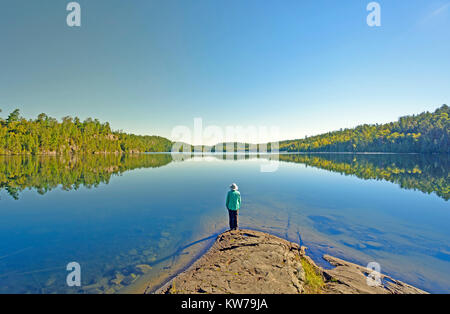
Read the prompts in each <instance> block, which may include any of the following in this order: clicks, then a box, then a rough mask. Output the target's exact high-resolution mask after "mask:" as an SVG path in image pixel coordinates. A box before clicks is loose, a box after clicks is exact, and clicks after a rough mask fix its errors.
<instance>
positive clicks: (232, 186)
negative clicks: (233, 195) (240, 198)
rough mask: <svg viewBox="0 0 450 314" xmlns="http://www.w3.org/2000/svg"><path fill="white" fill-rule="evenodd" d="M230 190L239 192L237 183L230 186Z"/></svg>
mask: <svg viewBox="0 0 450 314" xmlns="http://www.w3.org/2000/svg"><path fill="white" fill-rule="evenodd" d="M230 189H232V190H235V191H236V190H238V186H237V185H236V183H233V184H231V185H230Z"/></svg>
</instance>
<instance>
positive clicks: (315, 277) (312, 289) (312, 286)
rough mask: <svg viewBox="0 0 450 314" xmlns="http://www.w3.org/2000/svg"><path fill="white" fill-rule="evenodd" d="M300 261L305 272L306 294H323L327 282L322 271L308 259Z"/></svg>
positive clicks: (301, 258) (302, 258)
mask: <svg viewBox="0 0 450 314" xmlns="http://www.w3.org/2000/svg"><path fill="white" fill-rule="evenodd" d="M300 261H301V264H302V267H303V270H304V271H305V290H306V291H305V292H306V293H307V294H320V293H322V292H323V290H324V287H325V281H324V279H323V277H322V274H321V273H320V271H319V270H318V269H317V268H316V267H315V266H314V265H312V264H311V263H310V262H309V261H308V260H307V259H306V258H304V257H300Z"/></svg>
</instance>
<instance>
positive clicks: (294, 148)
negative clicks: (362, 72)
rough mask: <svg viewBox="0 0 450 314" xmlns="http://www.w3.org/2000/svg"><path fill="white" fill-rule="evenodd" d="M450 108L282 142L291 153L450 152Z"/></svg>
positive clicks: (443, 107)
mask: <svg viewBox="0 0 450 314" xmlns="http://www.w3.org/2000/svg"><path fill="white" fill-rule="evenodd" d="M449 115H450V109H449V107H448V106H447V105H443V106H442V107H441V108H439V109H437V110H436V111H435V112H434V113H429V112H424V113H421V114H419V115H413V116H405V117H402V118H400V119H399V120H398V121H397V122H391V123H386V124H381V125H379V124H375V125H369V124H364V125H360V126H358V127H356V128H354V129H345V130H340V131H335V132H329V133H325V134H321V135H317V136H313V137H307V138H305V139H299V140H289V141H283V142H281V143H280V150H281V151H288V152H393V153H394V152H395V153H413V152H414V153H450V145H449V144H450V142H449V139H450V119H449Z"/></svg>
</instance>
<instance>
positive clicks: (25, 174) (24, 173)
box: [0, 154, 172, 199]
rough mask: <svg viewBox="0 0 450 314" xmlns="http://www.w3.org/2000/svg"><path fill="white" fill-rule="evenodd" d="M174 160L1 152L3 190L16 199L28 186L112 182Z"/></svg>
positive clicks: (146, 156)
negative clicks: (9, 153)
mask: <svg viewBox="0 0 450 314" xmlns="http://www.w3.org/2000/svg"><path fill="white" fill-rule="evenodd" d="M171 161H172V158H171V155H170V154H95V155H90V154H82V155H71V156H27V155H20V156H0V191H1V190H3V189H4V190H6V191H7V192H8V194H9V195H11V196H12V197H13V198H14V199H18V198H19V194H20V192H21V191H23V190H24V189H34V190H36V191H37V192H38V193H39V194H45V193H46V192H48V191H50V190H52V189H55V188H57V187H58V186H60V187H61V188H62V189H63V190H77V189H78V188H79V187H80V186H84V187H87V188H92V187H97V186H98V185H99V184H101V183H105V184H108V183H109V180H110V178H111V176H113V175H121V174H122V173H124V172H125V171H128V170H133V169H137V168H156V167H161V166H164V165H166V164H168V163H170V162H171Z"/></svg>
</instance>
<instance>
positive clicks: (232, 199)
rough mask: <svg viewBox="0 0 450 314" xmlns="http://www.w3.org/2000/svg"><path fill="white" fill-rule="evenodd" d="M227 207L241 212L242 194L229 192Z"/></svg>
mask: <svg viewBox="0 0 450 314" xmlns="http://www.w3.org/2000/svg"><path fill="white" fill-rule="evenodd" d="M226 206H227V208H228V209H229V210H239V209H240V208H241V193H239V191H233V190H231V191H229V192H228V194H227V202H226Z"/></svg>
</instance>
